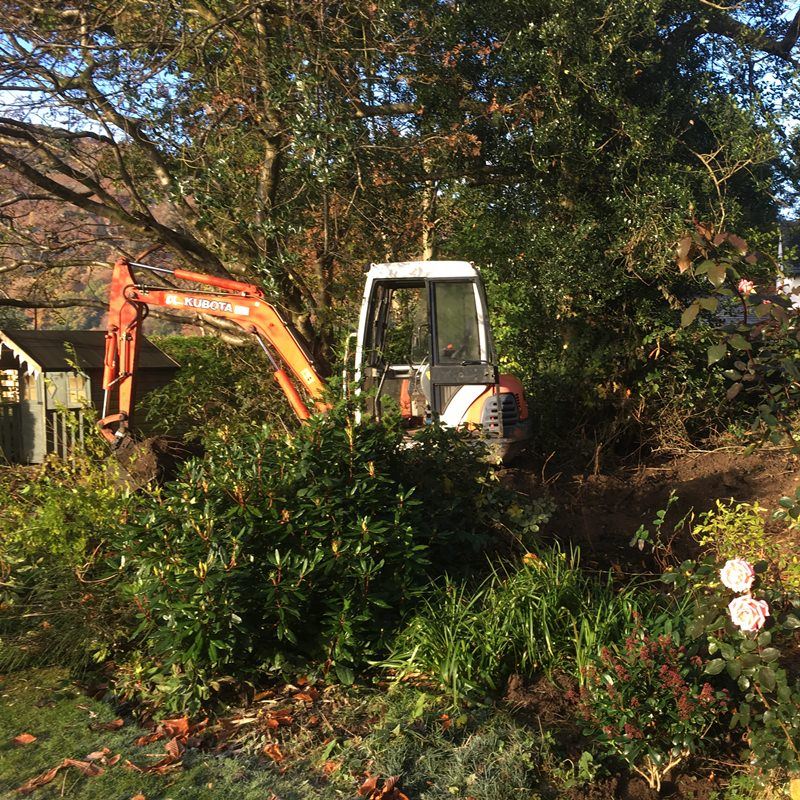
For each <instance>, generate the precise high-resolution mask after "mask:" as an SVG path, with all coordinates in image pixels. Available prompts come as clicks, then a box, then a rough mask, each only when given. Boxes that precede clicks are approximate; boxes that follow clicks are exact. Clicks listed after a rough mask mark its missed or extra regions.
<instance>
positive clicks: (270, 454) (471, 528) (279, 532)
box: [117, 408, 510, 706]
mask: <svg viewBox="0 0 800 800" xmlns="http://www.w3.org/2000/svg"><path fill="white" fill-rule="evenodd" d="M509 499H510V498H509V497H508V496H507V495H506V493H505V492H504V491H503V490H502V489H500V487H499V484H498V483H497V482H496V480H495V479H494V476H493V473H492V471H491V469H490V468H489V467H488V465H486V464H484V463H482V462H481V461H480V459H479V458H478V457H477V456H476V453H475V450H474V442H473V440H471V439H470V438H469V437H468V436H467V435H465V434H461V433H457V432H453V431H445V430H441V429H437V428H430V429H428V430H426V431H424V432H423V433H422V435H421V436H420V437H419V438H418V440H417V444H416V446H415V447H408V446H407V444H406V443H405V442H404V440H403V437H402V433H401V431H400V430H399V429H398V428H395V427H393V426H391V425H381V426H378V425H375V424H372V423H367V422H364V423H362V424H355V423H354V421H353V417H352V414H351V412H350V409H347V408H338V409H336V410H334V411H332V412H331V413H329V414H327V415H325V416H324V417H315V418H312V420H311V421H309V423H308V424H307V425H304V426H302V427H301V428H300V430H299V431H298V432H297V433H296V434H295V435H294V436H292V437H290V438H287V437H285V436H282V435H278V434H276V433H275V432H274V431H272V430H270V429H269V428H267V427H263V428H258V429H256V430H253V431H252V432H250V433H248V434H246V435H236V436H226V435H224V434H223V435H220V437H219V438H218V440H217V441H216V442H213V443H209V451H208V452H207V454H206V456H205V457H204V458H203V459H202V460H195V461H193V462H190V463H188V464H187V465H186V467H185V469H184V471H183V473H182V476H181V478H180V479H179V480H178V481H177V482H175V483H173V484H169V485H167V486H165V487H164V488H163V489H161V490H159V491H155V492H153V493H151V494H150V495H147V496H145V497H144V498H143V499H142V501H141V503H140V506H139V509H138V510H137V513H136V514H135V515H132V517H131V520H130V522H129V524H128V525H127V527H126V529H125V530H124V532H123V535H122V536H121V537H120V538H119V540H118V542H117V551H118V557H119V559H120V564H121V567H122V569H123V571H124V573H125V575H126V585H127V591H128V593H129V594H130V596H131V597H132V599H133V601H134V602H135V603H136V604H137V605H138V607H139V618H140V626H139V629H138V631H137V633H136V636H135V639H136V642H137V646H138V647H140V648H141V658H142V660H141V662H140V664H139V665H137V663H136V661H135V660H133V661H132V662H131V664H130V665H129V672H128V678H129V682H130V683H131V684H132V685H133V686H135V687H136V688H148V687H149V688H151V689H158V690H159V691H163V692H165V693H167V694H169V698H170V699H169V702H170V703H171V704H172V705H181V704H183V703H184V701H186V702H188V703H190V704H193V705H195V706H196V705H197V704H199V703H200V702H202V700H203V699H205V698H206V697H208V696H209V694H210V693H211V692H212V691H213V689H215V688H216V687H218V685H219V681H220V679H223V678H225V677H226V676H228V675H231V674H235V675H237V676H239V677H245V676H246V675H248V674H253V673H254V672H257V671H259V670H263V669H270V668H278V667H282V666H284V665H285V664H287V663H292V662H295V663H299V662H303V663H313V664H317V665H320V667H321V668H322V670H323V671H325V672H328V671H329V670H332V671H333V672H334V673H335V674H336V675H337V676H338V678H339V679H340V680H342V681H344V682H349V681H351V680H352V678H353V669H354V668H358V667H360V666H363V665H364V664H365V663H366V662H367V660H368V659H370V658H375V657H377V656H379V655H382V653H383V651H384V650H385V648H386V646H387V643H388V642H389V641H390V639H391V637H392V635H393V632H394V629H395V627H396V625H397V624H398V621H399V620H400V619H402V618H403V617H404V616H405V615H406V614H407V613H409V611H411V610H412V609H413V608H414V607H415V604H416V603H417V602H418V599H419V596H420V593H421V592H422V591H423V587H424V586H425V584H426V583H427V582H428V580H429V578H430V576H432V575H436V574H438V573H441V572H442V571H443V570H444V569H454V570H458V569H464V568H466V567H467V566H468V565H469V563H470V559H471V557H473V556H474V555H475V554H477V553H479V552H480V551H481V549H482V548H483V547H484V546H485V545H486V544H487V543H488V542H489V541H490V535H491V527H492V525H493V523H494V521H495V519H496V518H497V517H498V515H499V514H501V513H502V512H503V509H504V508H505V507H506V506H507V504H508V501H509ZM141 665H147V666H146V668H145V667H144V666H141Z"/></svg>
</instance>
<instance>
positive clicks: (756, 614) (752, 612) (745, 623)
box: [728, 595, 769, 631]
mask: <svg viewBox="0 0 800 800" xmlns="http://www.w3.org/2000/svg"><path fill="white" fill-rule="evenodd" d="M728 612H729V613H730V615H731V620H732V622H733V624H734V625H736V626H738V627H739V628H741V629H742V630H743V631H760V630H761V628H763V627H764V623H765V622H766V621H767V617H768V616H769V605H767V601H766V600H756V599H755V598H754V597H750V595H744V596H743V597H735V598H734V599H733V600H731V602H730V603H729V604H728Z"/></svg>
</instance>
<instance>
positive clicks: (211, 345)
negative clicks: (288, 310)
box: [139, 336, 288, 440]
mask: <svg viewBox="0 0 800 800" xmlns="http://www.w3.org/2000/svg"><path fill="white" fill-rule="evenodd" d="M154 341H155V343H156V344H157V345H158V346H159V347H160V348H161V349H162V350H164V352H165V353H167V355H169V356H170V357H171V358H173V359H175V361H177V362H178V364H180V369H179V370H178V373H177V375H175V378H174V379H173V380H172V381H170V382H169V383H168V384H167V385H166V386H162V387H161V388H159V389H156V390H154V391H152V392H149V393H148V394H147V395H145V397H144V398H143V399H142V402H141V404H140V406H139V411H140V413H142V414H143V415H144V417H145V418H146V419H147V423H148V425H149V426H150V427H151V428H152V430H153V431H154V432H155V433H159V434H171V435H176V436H183V437H186V438H188V439H203V440H204V439H206V438H207V437H213V435H214V433H215V431H216V429H218V428H220V427H226V428H230V429H231V430H237V429H242V428H247V427H251V426H252V425H254V424H255V425H261V424H262V423H263V422H265V421H267V420H270V421H274V422H278V421H279V420H281V419H282V418H286V417H287V414H288V412H287V408H286V400H285V398H284V396H283V395H282V393H281V392H280V390H279V389H278V387H277V385H276V384H275V382H274V381H273V380H272V370H271V368H270V366H269V362H268V361H267V359H266V356H265V355H264V353H263V352H262V351H261V350H260V349H259V348H257V347H256V345H255V344H253V345H251V346H247V347H236V346H233V345H229V344H226V343H224V342H222V341H221V340H220V339H218V338H216V337H215V336H164V337H158V338H155V339H154Z"/></svg>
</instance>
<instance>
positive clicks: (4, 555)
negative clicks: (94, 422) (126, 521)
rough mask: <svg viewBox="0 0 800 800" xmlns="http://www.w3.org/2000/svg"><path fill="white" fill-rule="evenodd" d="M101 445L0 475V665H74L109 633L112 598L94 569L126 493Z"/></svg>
mask: <svg viewBox="0 0 800 800" xmlns="http://www.w3.org/2000/svg"><path fill="white" fill-rule="evenodd" d="M106 455H107V449H106V447H105V445H104V444H103V443H102V442H101V441H100V439H99V437H96V436H88V437H87V438H86V443H85V447H84V448H83V449H77V450H76V451H75V452H74V453H73V454H72V456H71V457H70V458H69V459H68V460H60V459H58V458H55V457H50V458H48V460H47V461H46V462H45V463H44V464H42V465H41V466H40V467H35V468H34V467H20V468H17V469H6V470H3V471H2V474H1V475H0V670H9V669H14V668H19V667H22V666H26V665H33V664H35V665H45V664H55V663H59V664H62V665H69V666H72V667H76V668H77V667H81V666H83V665H85V664H86V663H87V662H88V661H90V660H91V657H92V656H93V655H97V656H98V657H102V656H104V655H105V654H106V653H107V652H108V647H109V641H110V640H111V639H113V637H114V636H116V626H115V625H114V623H113V619H114V617H115V615H116V613H117V612H116V606H115V603H114V598H113V591H112V590H111V588H110V587H109V586H107V584H106V582H101V583H95V582H94V580H93V573H94V569H95V568H96V566H97V562H98V559H99V557H100V555H99V554H100V553H101V552H102V550H103V540H104V537H105V536H107V535H108V533H109V531H110V529H111V528H113V527H114V526H115V525H116V524H117V522H118V520H119V518H120V517H121V516H122V515H123V514H124V509H125V507H126V504H127V498H126V497H125V494H124V492H123V491H122V489H121V487H120V481H119V478H120V476H119V470H118V467H117V464H116V462H115V461H113V460H105V459H104V458H102V456H106Z"/></svg>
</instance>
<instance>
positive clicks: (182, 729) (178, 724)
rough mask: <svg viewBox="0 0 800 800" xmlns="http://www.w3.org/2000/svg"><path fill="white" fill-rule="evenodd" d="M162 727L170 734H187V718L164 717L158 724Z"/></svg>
mask: <svg viewBox="0 0 800 800" xmlns="http://www.w3.org/2000/svg"><path fill="white" fill-rule="evenodd" d="M159 727H161V728H163V729H164V731H165V732H166V733H168V734H169V735H170V736H173V737H175V736H188V735H189V718H188V717H179V718H178V719H165V720H163V721H162V722H161V725H160V726H159Z"/></svg>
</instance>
